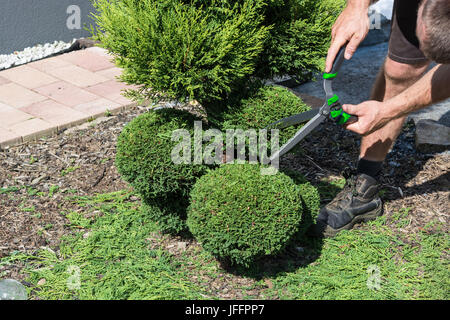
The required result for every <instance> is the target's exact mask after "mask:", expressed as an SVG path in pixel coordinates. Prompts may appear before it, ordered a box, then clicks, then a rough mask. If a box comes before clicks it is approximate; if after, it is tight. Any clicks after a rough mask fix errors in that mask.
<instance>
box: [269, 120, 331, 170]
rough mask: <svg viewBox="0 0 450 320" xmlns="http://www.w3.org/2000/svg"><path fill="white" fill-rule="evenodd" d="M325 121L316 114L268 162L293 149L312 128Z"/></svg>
mask: <svg viewBox="0 0 450 320" xmlns="http://www.w3.org/2000/svg"><path fill="white" fill-rule="evenodd" d="M325 119H326V117H325V116H323V115H322V114H320V113H318V114H316V115H315V116H314V117H313V118H312V119H311V120H309V121H308V123H307V124H305V125H304V126H303V127H302V128H301V129H300V130H298V131H297V133H296V134H295V135H294V136H293V137H292V138H291V139H290V140H289V141H288V142H286V143H285V144H284V145H283V146H282V147H281V148H280V149H279V150H278V151H277V152H275V153H274V154H273V155H272V156H271V157H270V161H271V162H272V161H273V160H274V159H276V158H278V157H281V156H282V155H284V154H285V153H286V152H288V151H289V150H291V149H292V148H293V147H295V146H296V145H297V144H298V143H299V142H300V141H301V140H302V139H303V138H304V137H306V136H307V135H308V134H309V133H310V132H311V131H312V130H313V129H314V128H316V127H317V126H318V125H319V124H321V123H322V122H323V121H324V120H325Z"/></svg>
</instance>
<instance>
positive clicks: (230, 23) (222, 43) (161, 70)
mask: <svg viewBox="0 0 450 320" xmlns="http://www.w3.org/2000/svg"><path fill="white" fill-rule="evenodd" d="M93 3H94V6H95V8H96V11H97V13H94V14H92V17H93V19H94V21H95V22H96V25H97V27H95V28H94V27H92V29H91V32H92V34H93V38H94V39H95V40H99V41H100V43H101V44H100V45H101V46H103V47H104V48H106V49H107V50H108V51H109V52H111V53H112V54H113V55H114V56H115V61H116V63H117V64H118V65H119V66H120V67H122V68H123V70H124V71H123V74H122V76H121V79H122V80H123V81H125V82H127V83H129V84H133V85H137V86H139V87H140V88H141V89H139V90H136V91H134V96H135V97H136V98H151V97H154V96H156V95H157V96H160V95H161V94H163V95H165V96H166V97H170V98H176V99H179V100H184V99H195V100H197V101H199V102H200V103H201V104H202V105H204V104H207V103H209V102H211V101H216V100H226V99H228V98H229V97H230V95H232V94H233V92H236V91H240V88H242V87H243V86H245V85H246V83H247V82H248V81H250V79H253V78H255V77H258V78H261V79H267V78H272V77H274V76H276V75H291V76H293V77H295V78H297V79H298V80H307V79H309V78H310V77H311V75H312V74H313V72H316V71H321V70H322V69H323V64H324V57H325V56H326V53H327V48H328V45H329V41H330V31H331V26H332V24H333V22H334V21H335V19H336V18H337V16H338V14H339V12H340V11H341V8H342V6H343V4H344V3H345V1H344V0H225V1H218V0H162V1H161V0H139V1H138V0H93Z"/></svg>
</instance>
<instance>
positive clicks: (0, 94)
mask: <svg viewBox="0 0 450 320" xmlns="http://www.w3.org/2000/svg"><path fill="white" fill-rule="evenodd" d="M45 99H46V98H45V97H44V96H42V95H40V94H38V93H36V92H34V91H32V90H30V89H27V88H25V87H22V86H21V85H18V84H16V83H14V82H11V83H8V84H4V85H1V86H0V102H2V103H4V104H6V105H9V106H12V107H15V108H21V107H25V106H28V105H30V104H32V103H36V102H39V101H43V100H45Z"/></svg>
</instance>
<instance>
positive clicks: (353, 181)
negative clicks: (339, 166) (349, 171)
mask: <svg viewBox="0 0 450 320" xmlns="http://www.w3.org/2000/svg"><path fill="white" fill-rule="evenodd" d="M356 186H357V178H356V177H355V176H352V177H350V178H348V179H347V181H346V183H345V186H344V188H343V189H342V191H341V193H342V195H343V197H339V198H338V199H336V200H337V201H336V207H338V208H342V205H341V204H342V203H345V202H347V201H350V203H351V202H352V201H353V197H356V196H358V191H357V190H356ZM349 191H351V192H349Z"/></svg>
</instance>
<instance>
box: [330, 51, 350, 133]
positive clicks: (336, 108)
mask: <svg viewBox="0 0 450 320" xmlns="http://www.w3.org/2000/svg"><path fill="white" fill-rule="evenodd" d="M346 47H347V46H346V45H345V46H343V47H341V49H339V52H338V54H337V55H336V59H334V62H333V67H332V68H331V71H330V72H329V73H324V74H323V79H324V81H332V80H333V79H334V78H336V77H337V75H338V71H339V69H340V68H341V66H342V63H343V62H344V54H345V48H346ZM330 87H331V86H330ZM328 105H329V106H330V118H331V119H332V120H334V121H335V122H336V123H338V124H341V125H342V124H350V123H354V122H357V121H358V117H357V116H355V115H351V114H348V113H346V112H344V110H343V109H342V105H341V104H340V102H339V97H338V96H337V95H336V94H334V95H333V96H332V97H331V98H329V99H328Z"/></svg>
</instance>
